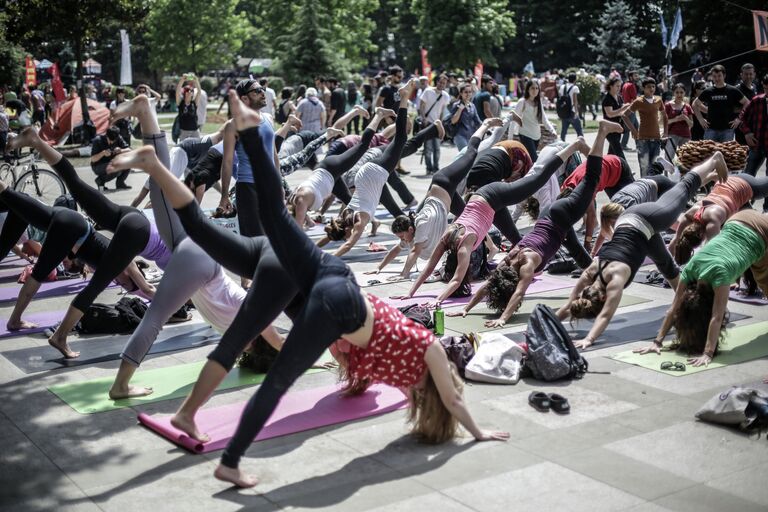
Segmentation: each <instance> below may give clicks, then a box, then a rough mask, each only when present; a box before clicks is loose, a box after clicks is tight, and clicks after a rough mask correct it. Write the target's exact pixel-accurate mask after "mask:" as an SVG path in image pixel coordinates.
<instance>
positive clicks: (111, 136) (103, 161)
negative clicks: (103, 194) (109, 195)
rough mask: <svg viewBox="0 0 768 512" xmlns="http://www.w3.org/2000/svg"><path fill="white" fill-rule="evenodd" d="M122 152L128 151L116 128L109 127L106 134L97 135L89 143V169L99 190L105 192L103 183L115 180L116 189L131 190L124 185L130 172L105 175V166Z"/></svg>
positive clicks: (128, 170)
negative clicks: (94, 175) (94, 176)
mask: <svg viewBox="0 0 768 512" xmlns="http://www.w3.org/2000/svg"><path fill="white" fill-rule="evenodd" d="M123 151H128V144H127V143H126V142H125V141H124V140H123V138H122V137H121V136H120V129H119V128H118V127H116V126H110V127H109V128H108V129H107V133H105V134H104V135H99V136H97V137H96V138H94V139H93V140H92V141H91V169H92V170H93V172H94V173H95V174H96V185H97V186H98V187H99V190H107V187H105V186H104V184H105V183H108V182H110V181H112V180H113V179H115V178H117V189H118V190H125V189H129V188H131V187H130V186H129V185H127V184H126V183H125V180H127V179H128V175H129V174H131V170H130V169H127V170H125V171H122V172H119V173H116V174H107V165H108V164H109V162H110V161H111V160H112V159H113V158H114V157H115V156H116V155H119V154H120V153H122V152H123Z"/></svg>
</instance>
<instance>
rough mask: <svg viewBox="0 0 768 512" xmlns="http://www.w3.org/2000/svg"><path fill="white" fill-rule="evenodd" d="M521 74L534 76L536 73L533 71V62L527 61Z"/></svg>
mask: <svg viewBox="0 0 768 512" xmlns="http://www.w3.org/2000/svg"><path fill="white" fill-rule="evenodd" d="M523 73H530V74H532V75H535V74H536V71H534V70H533V61H532V60H531V61H528V64H526V65H525V67H524V68H523Z"/></svg>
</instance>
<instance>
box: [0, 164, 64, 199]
mask: <svg viewBox="0 0 768 512" xmlns="http://www.w3.org/2000/svg"><path fill="white" fill-rule="evenodd" d="M39 160H40V155H39V154H38V153H37V151H32V152H30V153H28V154H26V155H23V156H21V155H17V156H16V157H15V158H14V159H13V160H12V162H13V164H12V165H11V164H9V165H10V174H11V176H12V177H14V178H16V175H17V174H18V178H16V179H14V180H13V182H12V183H13V189H14V190H16V191H17V192H22V193H24V194H27V195H28V196H31V197H34V198H35V199H37V200H38V201H40V202H42V203H44V204H47V205H48V206H53V203H54V201H56V198H58V197H59V196H61V195H64V194H66V193H67V187H66V185H64V182H63V181H62V180H61V178H59V176H58V175H57V174H56V173H55V172H53V171H51V170H49V169H45V168H40V167H38V165H37V163H38V162H39ZM4 168H5V167H4V166H0V176H2V172H3V169H4ZM7 183H11V181H8V182H7Z"/></svg>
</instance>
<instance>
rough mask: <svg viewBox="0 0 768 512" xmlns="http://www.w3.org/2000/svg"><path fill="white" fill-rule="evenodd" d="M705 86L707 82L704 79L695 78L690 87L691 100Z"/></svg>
mask: <svg viewBox="0 0 768 512" xmlns="http://www.w3.org/2000/svg"><path fill="white" fill-rule="evenodd" d="M705 87H707V82H705V81H704V80H697V81H696V83H694V84H693V88H692V89H691V101H693V100H694V99H695V98H696V96H698V95H699V94H701V91H703V90H704V88H705Z"/></svg>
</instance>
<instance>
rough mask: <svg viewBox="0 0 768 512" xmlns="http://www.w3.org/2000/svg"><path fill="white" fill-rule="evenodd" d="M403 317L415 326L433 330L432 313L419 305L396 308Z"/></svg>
mask: <svg viewBox="0 0 768 512" xmlns="http://www.w3.org/2000/svg"><path fill="white" fill-rule="evenodd" d="M397 309H399V310H400V312H401V313H402V314H403V315H405V317H406V318H410V319H411V320H413V321H414V322H416V323H417V324H420V325H423V326H424V327H426V328H427V329H429V330H430V331H431V330H432V329H434V328H435V323H434V321H433V320H432V312H430V311H429V309H427V308H425V307H424V306H422V305H420V304H411V305H410V306H403V307H401V308H397Z"/></svg>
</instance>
